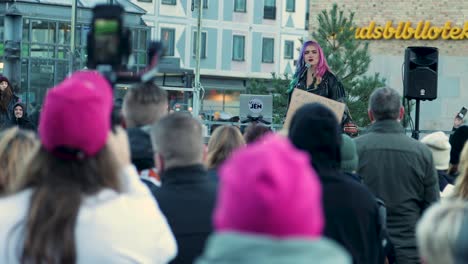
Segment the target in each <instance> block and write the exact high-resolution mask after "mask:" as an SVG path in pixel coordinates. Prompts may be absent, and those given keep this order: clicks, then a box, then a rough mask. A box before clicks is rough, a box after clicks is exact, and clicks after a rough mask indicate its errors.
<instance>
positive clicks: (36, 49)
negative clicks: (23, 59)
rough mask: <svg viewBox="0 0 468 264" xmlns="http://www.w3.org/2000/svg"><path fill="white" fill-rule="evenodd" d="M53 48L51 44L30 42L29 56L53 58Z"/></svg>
mask: <svg viewBox="0 0 468 264" xmlns="http://www.w3.org/2000/svg"><path fill="white" fill-rule="evenodd" d="M54 49H55V48H54V46H53V45H44V44H31V57H36V58H53V57H54V51H55V50H54Z"/></svg>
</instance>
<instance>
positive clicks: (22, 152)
mask: <svg viewBox="0 0 468 264" xmlns="http://www.w3.org/2000/svg"><path fill="white" fill-rule="evenodd" d="M38 146H39V140H38V139H37V138H36V136H35V135H34V133H32V132H28V131H25V130H22V129H19V128H18V127H13V128H10V129H7V130H5V131H3V132H2V133H0V168H2V169H1V170H0V194H4V193H8V192H9V191H11V187H12V185H14V182H15V181H17V180H18V179H19V178H18V177H19V176H20V175H21V174H22V172H23V170H24V169H25V168H26V164H27V161H28V160H29V156H31V155H32V153H35V151H36V150H37V147H38Z"/></svg>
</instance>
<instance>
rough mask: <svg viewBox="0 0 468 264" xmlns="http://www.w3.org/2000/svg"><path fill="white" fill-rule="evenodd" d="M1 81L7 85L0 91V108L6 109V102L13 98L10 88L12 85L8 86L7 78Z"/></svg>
mask: <svg viewBox="0 0 468 264" xmlns="http://www.w3.org/2000/svg"><path fill="white" fill-rule="evenodd" d="M2 81H6V82H7V83H8V86H7V88H6V89H5V91H0V110H1V111H8V104H9V103H10V101H11V99H12V98H13V90H12V87H11V86H10V83H9V82H8V79H7V80H1V81H0V82H2Z"/></svg>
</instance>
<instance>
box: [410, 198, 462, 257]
mask: <svg viewBox="0 0 468 264" xmlns="http://www.w3.org/2000/svg"><path fill="white" fill-rule="evenodd" d="M466 214H468V203H467V202H466V201H463V200H461V199H454V200H453V201H441V202H438V203H436V204H434V205H432V206H431V207H429V208H428V209H427V211H426V212H425V213H424V214H423V216H422V217H421V219H420V220H419V222H418V224H417V226H416V241H417V243H418V248H419V255H420V256H421V258H422V259H423V260H424V263H427V264H436V263H444V264H453V263H455V259H457V258H458V257H459V256H457V255H458V254H460V250H461V249H464V248H466V245H463V244H459V242H458V237H459V235H460V230H461V228H462V223H463V218H464V217H466Z"/></svg>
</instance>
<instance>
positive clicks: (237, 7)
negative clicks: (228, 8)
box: [234, 0, 247, 12]
mask: <svg viewBox="0 0 468 264" xmlns="http://www.w3.org/2000/svg"><path fill="white" fill-rule="evenodd" d="M245 1H246V0H234V12H247V5H246V3H245Z"/></svg>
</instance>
